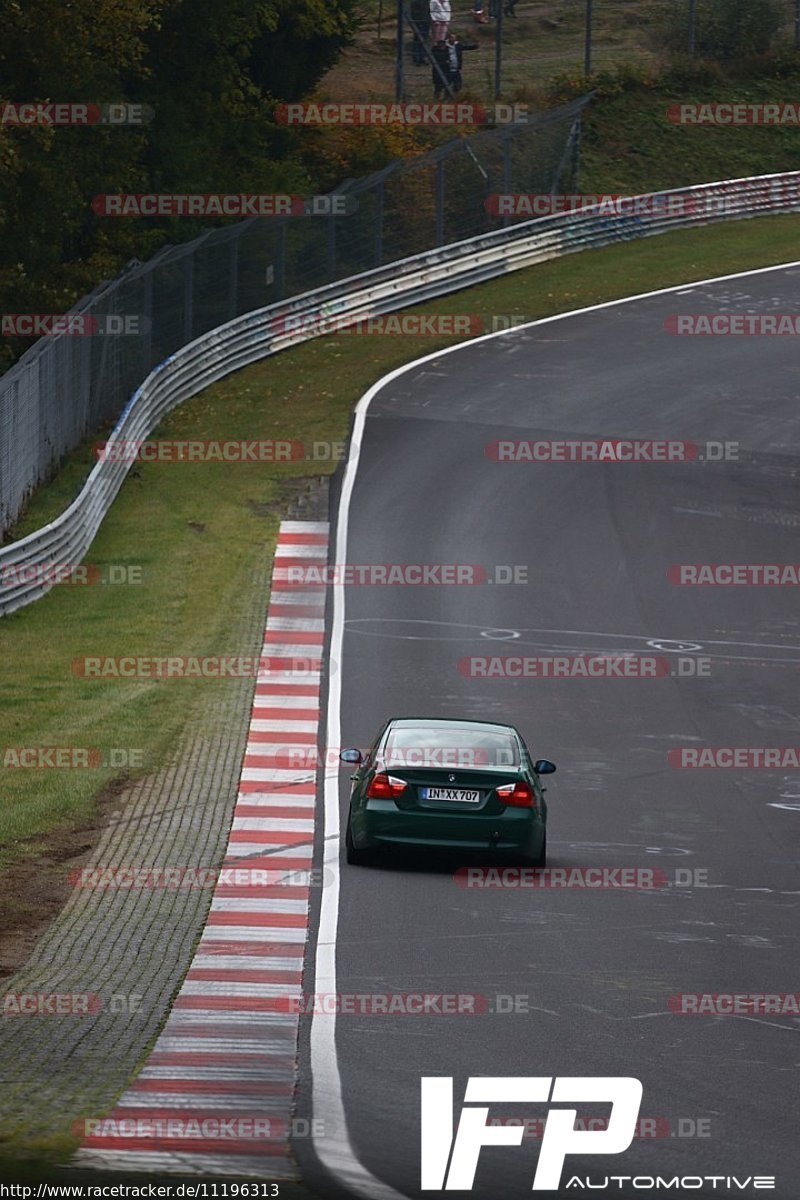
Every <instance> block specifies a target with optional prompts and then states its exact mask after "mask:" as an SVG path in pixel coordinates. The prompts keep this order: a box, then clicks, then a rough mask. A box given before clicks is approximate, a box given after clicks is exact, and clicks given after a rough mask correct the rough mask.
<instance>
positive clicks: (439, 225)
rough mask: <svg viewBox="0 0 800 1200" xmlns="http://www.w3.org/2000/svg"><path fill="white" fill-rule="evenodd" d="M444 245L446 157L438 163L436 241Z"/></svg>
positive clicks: (439, 244) (437, 243)
mask: <svg viewBox="0 0 800 1200" xmlns="http://www.w3.org/2000/svg"><path fill="white" fill-rule="evenodd" d="M435 244H436V245H437V246H443V245H444V159H443V158H440V159H439V160H438V162H437V163H436V242H435Z"/></svg>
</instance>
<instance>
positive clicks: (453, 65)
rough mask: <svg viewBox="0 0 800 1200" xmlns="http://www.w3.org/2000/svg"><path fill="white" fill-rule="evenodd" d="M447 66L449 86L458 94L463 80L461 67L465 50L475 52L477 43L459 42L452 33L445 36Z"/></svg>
mask: <svg viewBox="0 0 800 1200" xmlns="http://www.w3.org/2000/svg"><path fill="white" fill-rule="evenodd" d="M446 45H447V59H448V62H447V65H448V67H449V69H450V86H451V88H452V89H453V91H454V92H460V91H461V87H462V83H463V80H462V78H461V67H462V65H463V62H464V51H465V50H477V49H478V43H477V42H460V41H459V40H458V37H457V36H456V34H454V33H449V34H448V35H447V42H446Z"/></svg>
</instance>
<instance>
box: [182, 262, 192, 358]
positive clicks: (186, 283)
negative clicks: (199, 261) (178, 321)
mask: <svg viewBox="0 0 800 1200" xmlns="http://www.w3.org/2000/svg"><path fill="white" fill-rule="evenodd" d="M193 329H194V253H188V254H185V255H184V258H183V340H184V343H185V342H190V341H191V340H192V330H193Z"/></svg>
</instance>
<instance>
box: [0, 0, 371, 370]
mask: <svg viewBox="0 0 800 1200" xmlns="http://www.w3.org/2000/svg"><path fill="white" fill-rule="evenodd" d="M354 8H355V0H70V3H69V4H68V5H66V6H65V5H64V4H63V3H62V2H61V0H0V29H2V36H1V37H0V105H1V104H5V103H25V102H32V101H34V102H35V101H39V102H44V101H53V102H73V103H87V104H104V103H124V102H128V103H131V104H141V105H146V106H148V107H149V108H150V109H152V110H153V112H154V118H153V120H152V121H151V122H150V123H147V124H144V125H139V126H137V125H129V126H120V127H107V126H97V125H94V126H89V127H85V126H84V127H76V126H72V127H70V126H58V127H54V126H44V125H31V126H24V127H13V126H11V125H0V311H1V312H30V311H35V312H63V311H65V310H66V309H68V308H69V307H70V306H71V305H72V304H73V303H74V302H75V300H76V299H78V298H79V297H80V296H81V295H83V294H85V293H86V292H88V291H90V290H91V289H92V288H93V287H95V286H96V285H97V283H98V282H100V281H101V280H102V279H104V278H108V277H109V276H113V275H114V274H116V273H117V271H118V270H119V269H120V268H121V267H122V266H123V265H124V263H125V262H126V261H128V260H129V259H130V258H133V257H136V258H140V259H145V258H147V257H149V256H150V255H151V254H152V253H153V252H154V251H155V250H156V249H158V248H159V247H160V246H161V245H163V244H164V243H165V242H179V241H184V240H186V239H188V238H190V237H194V236H196V235H197V234H198V233H201V232H203V231H204V230H206V229H208V228H209V227H210V225H211V224H213V222H212V221H210V220H207V219H204V220H189V219H186V218H172V219H163V218H155V217H151V218H144V219H141V218H135V217H129V218H114V217H102V216H98V215H96V214H95V213H94V212H93V210H92V207H91V201H92V198H93V197H94V196H96V195H99V194H103V193H128V192H130V193H143V192H148V193H149V192H181V193H185V192H189V193H191V192H233V193H240V192H273V191H280V192H284V191H292V192H303V191H306V192H307V191H311V190H313V181H312V180H311V179H310V177H309V174H308V171H307V170H306V168H305V167H303V165H302V164H299V163H297V162H296V161H293V150H294V148H295V146H296V145H297V142H298V140H299V139H298V134H297V133H296V132H295V131H293V130H288V129H286V128H285V127H281V126H278V125H276V123H275V121H274V120H273V117H272V106H273V104H274V102H275V101H278V100H285V99H295V98H297V97H298V96H299V95H303V94H306V93H307V92H308V91H309V90H311V89H312V88H313V87H314V86H315V85H316V84H317V82H318V81H319V79H320V77H321V76H322V75H323V74H324V72H325V71H326V70H327V69H328V67H329V66H330V65H331V63H332V62H333V61H334V59H335V57H336V56H337V55H338V54H339V52H340V51H341V48H342V46H343V45H345V44H346V42H347V41H348V39H349V38H350V37H351V36H352V33H353V30H354V23H355V18H354V15H353V14H354ZM24 348H25V343H23V342H13V343H9V342H8V339H4V341H3V342H2V343H0V370H3V369H5V368H6V367H7V366H8V365H9V363H10V360H11V358H12V357H13V355H14V353H19V352H20V351H21V350H22V349H24Z"/></svg>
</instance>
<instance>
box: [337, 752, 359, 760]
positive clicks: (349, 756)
mask: <svg viewBox="0 0 800 1200" xmlns="http://www.w3.org/2000/svg"><path fill="white" fill-rule="evenodd" d="M339 758H340V759H341V760H342V762H346V763H360V762H361V751H360V750H343V751H342V752H341V754H340V755H339Z"/></svg>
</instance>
